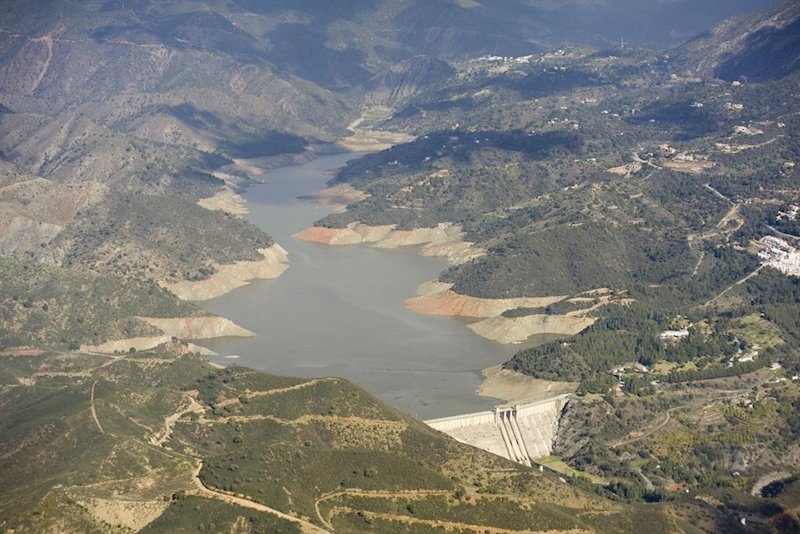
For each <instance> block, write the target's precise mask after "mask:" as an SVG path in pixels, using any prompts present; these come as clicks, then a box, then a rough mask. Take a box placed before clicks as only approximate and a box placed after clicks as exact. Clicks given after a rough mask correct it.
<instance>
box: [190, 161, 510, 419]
mask: <svg viewBox="0 0 800 534" xmlns="http://www.w3.org/2000/svg"><path fill="white" fill-rule="evenodd" d="M353 157H355V156H354V155H353V154H337V155H332V156H323V157H320V158H318V159H315V160H313V161H311V162H309V163H306V164H302V165H294V166H290V167H283V168H280V169H276V170H274V171H271V172H269V173H267V174H265V175H263V176H261V177H260V178H261V179H263V181H264V183H263V184H259V185H255V186H253V187H251V188H250V189H248V190H247V192H246V193H245V195H244V196H245V198H246V199H247V207H248V208H249V210H250V214H249V215H247V218H248V219H249V220H250V221H251V222H252V223H253V224H255V225H257V226H259V227H260V228H262V229H263V230H264V231H266V232H267V233H269V234H270V235H271V236H272V237H273V238H274V239H275V241H276V242H277V243H279V244H280V245H281V246H283V247H284V248H285V249H286V250H287V251H288V252H289V269H288V270H287V271H286V272H285V273H284V274H283V275H282V276H280V277H279V278H277V279H274V280H264V281H256V282H254V283H252V284H250V285H248V286H245V287H243V288H240V289H237V290H234V291H233V292H231V293H228V294H227V295H224V296H222V297H219V298H216V299H214V300H211V301H208V302H206V303H205V305H204V307H205V309H207V310H208V311H210V312H212V313H214V314H217V315H221V316H223V317H227V318H229V319H231V320H233V321H234V322H236V323H237V324H239V325H241V326H243V327H245V328H247V329H249V330H252V331H253V332H255V333H256V337H254V338H248V339H232V338H224V339H215V340H211V341H204V342H203V345H204V346H207V347H209V348H210V349H212V350H214V351H215V352H218V353H220V354H222V355H238V356H239V359H237V360H230V359H223V358H222V357H219V358H215V361H217V362H218V363H223V364H231V363H236V364H238V365H243V366H247V367H251V368H254V369H259V370H262V371H266V372H268V373H273V374H280V375H290V376H299V377H307V378H311V377H322V376H338V377H342V378H346V379H348V380H351V381H353V382H355V383H356V384H358V385H359V386H361V387H363V388H365V389H367V390H368V391H370V392H371V393H373V394H375V395H377V396H378V397H379V398H381V399H382V400H384V401H385V402H387V403H389V404H391V405H392V406H395V407H397V408H399V409H401V410H403V411H405V412H407V413H409V414H411V415H414V416H416V417H419V418H422V419H427V418H433V417H441V416H447V415H456V414H461V413H468V412H473V411H479V410H485V409H489V408H490V407H492V406H493V405H494V404H495V403H496V401H494V400H493V399H488V398H484V397H479V396H478V395H477V393H476V392H475V390H476V389H477V388H478V386H479V385H480V383H481V380H482V376H481V373H480V371H481V369H483V368H485V367H488V366H491V365H496V364H498V363H501V362H504V361H506V360H508V359H509V357H510V356H511V354H513V353H514V352H515V351H516V350H519V347H509V346H504V345H501V344H498V343H495V342H492V341H488V340H486V339H484V338H482V337H480V336H478V335H477V334H474V333H473V332H472V331H471V330H469V329H468V328H466V327H465V326H464V323H463V322H461V321H459V320H457V319H453V318H449V317H430V316H423V315H418V314H416V313H413V312H411V311H409V310H407V309H406V308H405V307H404V305H403V301H404V300H405V299H407V298H410V297H413V296H414V295H415V294H416V293H415V291H416V287H417V286H418V285H419V284H421V283H423V282H426V281H429V280H434V279H436V278H437V277H438V275H439V273H440V272H441V271H442V270H444V269H445V268H447V262H446V261H444V260H443V259H441V258H430V257H423V256H420V255H419V254H418V253H417V251H416V248H414V247H409V248H401V249H398V250H380V249H373V248H369V247H367V246H361V245H355V246H342V247H331V246H326V245H319V244H316V243H307V242H304V241H299V240H297V239H293V238H292V237H291V235H292V234H294V233H296V232H298V231H300V230H302V229H304V228H306V227H308V226H311V225H312V224H313V222H314V221H316V220H318V219H320V218H322V217H324V216H325V215H326V214H327V213H328V208H326V207H324V206H321V205H318V204H314V203H312V202H308V201H304V200H299V199H298V197H299V196H302V195H308V194H312V193H316V192H317V191H319V190H321V189H323V188H324V187H325V182H327V181H328V180H329V179H330V178H331V177H332V173H333V172H334V171H335V170H336V169H338V168H339V167H342V166H343V165H344V164H345V163H346V162H347V160H349V159H352V158H353Z"/></svg>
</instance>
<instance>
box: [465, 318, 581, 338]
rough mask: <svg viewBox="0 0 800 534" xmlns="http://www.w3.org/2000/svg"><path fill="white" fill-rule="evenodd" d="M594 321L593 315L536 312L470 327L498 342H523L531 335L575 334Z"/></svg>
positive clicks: (495, 319) (487, 320)
mask: <svg viewBox="0 0 800 534" xmlns="http://www.w3.org/2000/svg"><path fill="white" fill-rule="evenodd" d="M594 322H595V319H593V318H592V317H576V316H569V315H539V314H534V315H526V316H524V317H514V318H507V317H491V318H489V319H484V320H482V321H478V322H476V323H472V324H471V325H469V329H470V330H472V331H473V332H475V333H476V334H478V335H479V336H482V337H485V338H486V339H491V340H492V341H497V342H498V343H522V342H524V341H525V340H527V339H528V338H529V337H531V336H536V335H542V334H559V335H564V336H574V335H576V334H579V333H581V332H582V331H584V330H585V329H587V328H589V327H590V326H592V325H593V324H594Z"/></svg>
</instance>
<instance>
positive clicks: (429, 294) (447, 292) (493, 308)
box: [405, 282, 565, 319]
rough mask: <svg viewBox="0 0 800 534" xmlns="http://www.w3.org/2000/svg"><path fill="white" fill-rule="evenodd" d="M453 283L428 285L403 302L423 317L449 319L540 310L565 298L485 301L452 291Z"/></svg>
mask: <svg viewBox="0 0 800 534" xmlns="http://www.w3.org/2000/svg"><path fill="white" fill-rule="evenodd" d="M451 287H453V285H452V284H447V283H444V282H427V283H424V284H422V285H420V286H419V287H418V288H417V295H418V296H416V297H414V298H410V299H408V300H406V302H405V304H406V307H407V308H408V309H410V310H412V311H415V312H417V313H422V314H424V315H446V316H451V317H474V318H481V319H483V318H490V317H499V316H500V315H501V314H502V313H503V312H504V311H506V310H513V309H515V308H541V307H544V306H549V305H550V304H553V303H555V302H559V301H561V300H564V298H565V297H564V296H554V297H518V298H508V299H484V298H479V297H471V296H469V295H461V294H459V293H456V292H455V291H453V290H452V289H451Z"/></svg>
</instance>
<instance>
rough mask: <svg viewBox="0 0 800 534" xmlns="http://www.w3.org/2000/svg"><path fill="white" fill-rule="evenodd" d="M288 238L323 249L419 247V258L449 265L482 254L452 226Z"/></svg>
mask: <svg viewBox="0 0 800 534" xmlns="http://www.w3.org/2000/svg"><path fill="white" fill-rule="evenodd" d="M292 237H294V238H296V239H302V240H303V241H311V242H314V243H322V244H325V245H358V244H368V245H370V246H373V247H375V248H383V249H395V248H399V247H407V246H421V249H420V254H422V255H424V256H440V257H444V258H447V260H448V261H450V263H453V264H460V263H465V262H467V261H469V260H471V259H474V258H477V257H480V256H482V255H483V254H485V252H484V251H483V250H482V249H480V248H478V247H476V246H474V245H473V244H472V243H470V242H468V241H464V233H463V231H462V230H461V227H460V226H458V225H455V224H452V223H440V224H439V225H437V226H435V227H433V228H415V229H413V230H395V225H384V226H369V225H366V224H362V223H351V224H349V225H347V226H346V227H345V228H325V227H321V226H313V227H311V228H307V229H305V230H303V231H302V232H298V233H296V234H294V235H293V236H292Z"/></svg>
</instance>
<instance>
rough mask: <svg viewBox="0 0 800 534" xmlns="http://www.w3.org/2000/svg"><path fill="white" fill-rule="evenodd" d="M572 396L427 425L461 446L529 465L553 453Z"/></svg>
mask: <svg viewBox="0 0 800 534" xmlns="http://www.w3.org/2000/svg"><path fill="white" fill-rule="evenodd" d="M570 397H571V395H569V394H567V395H559V396H557V397H552V398H550V399H545V400H542V401H538V402H533V403H529V404H518V405H515V406H510V407H509V406H498V407H496V408H495V409H494V410H493V411H485V412H477V413H471V414H465V415H458V416H453V417H442V418H440V419H432V420H429V421H425V423H426V424H427V425H428V426H430V427H431V428H434V429H436V430H439V431H440V432H444V433H445V434H447V435H449V436H451V437H453V438H455V439H457V440H458V441H460V442H462V443H467V444H469V445H472V446H474V447H478V448H479V449H483V450H485V451H488V452H491V453H493V454H496V455H498V456H502V457H504V458H508V459H509V460H514V461H515V462H519V463H521V464H525V465H528V466H530V465H533V463H534V462H535V460H536V458H541V457H542V456H548V455H549V454H550V453H551V452H552V450H553V440H554V439H555V435H556V431H557V430H558V421H559V418H560V417H561V412H562V411H563V410H564V406H566V404H567V401H568V400H569V399H570Z"/></svg>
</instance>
